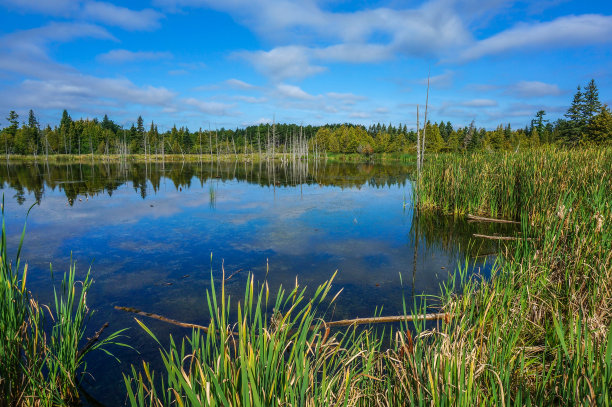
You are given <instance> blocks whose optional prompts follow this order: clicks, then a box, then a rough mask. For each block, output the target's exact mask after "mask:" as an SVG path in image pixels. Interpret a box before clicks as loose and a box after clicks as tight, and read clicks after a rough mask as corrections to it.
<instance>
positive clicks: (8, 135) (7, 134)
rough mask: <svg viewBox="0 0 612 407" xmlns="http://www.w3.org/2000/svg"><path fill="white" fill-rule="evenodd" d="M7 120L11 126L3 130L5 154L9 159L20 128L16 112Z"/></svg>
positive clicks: (11, 113)
mask: <svg viewBox="0 0 612 407" xmlns="http://www.w3.org/2000/svg"><path fill="white" fill-rule="evenodd" d="M6 120H7V121H8V122H9V125H8V126H7V127H5V128H4V129H3V130H2V143H3V144H4V153H5V154H6V156H7V157H8V155H9V154H10V152H11V149H12V147H13V142H14V141H15V135H16V134H17V129H18V128H19V115H18V114H17V113H15V111H14V110H11V111H10V112H9V115H8V117H7V118H6Z"/></svg>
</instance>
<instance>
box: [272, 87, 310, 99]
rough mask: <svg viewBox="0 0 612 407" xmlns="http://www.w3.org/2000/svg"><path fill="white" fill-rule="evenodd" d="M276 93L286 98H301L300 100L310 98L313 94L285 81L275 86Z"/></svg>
mask: <svg viewBox="0 0 612 407" xmlns="http://www.w3.org/2000/svg"><path fill="white" fill-rule="evenodd" d="M276 93H277V94H278V95H279V96H281V97H283V98H288V99H301V100H312V99H314V98H315V96H313V95H311V94H309V93H306V92H304V91H303V90H302V89H301V88H300V87H298V86H295V85H288V84H286V83H280V84H278V85H277V86H276Z"/></svg>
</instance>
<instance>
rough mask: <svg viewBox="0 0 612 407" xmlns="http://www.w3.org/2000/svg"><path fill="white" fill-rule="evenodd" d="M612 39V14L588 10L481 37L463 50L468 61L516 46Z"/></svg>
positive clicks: (597, 42) (531, 47)
mask: <svg viewBox="0 0 612 407" xmlns="http://www.w3.org/2000/svg"><path fill="white" fill-rule="evenodd" d="M609 42H612V16H604V15H599V14H585V15H579V16H574V15H572V16H565V17H559V18H557V19H555V20H553V21H549V22H544V23H535V24H524V23H522V24H518V25H517V26H515V27H513V28H511V29H508V30H505V31H502V32H500V33H499V34H495V35H493V36H492V37H489V38H486V39H484V40H481V41H478V42H477V43H476V44H474V45H473V46H471V47H469V48H467V49H466V50H464V51H463V52H461V54H460V56H459V60H460V61H463V62H466V61H471V60H474V59H478V58H481V57H483V56H485V55H492V54H500V53H503V52H510V51H514V50H521V51H522V50H525V49H546V48H550V47H567V46H584V45H591V44H602V43H609Z"/></svg>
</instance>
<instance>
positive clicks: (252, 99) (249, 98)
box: [234, 95, 268, 104]
mask: <svg viewBox="0 0 612 407" xmlns="http://www.w3.org/2000/svg"><path fill="white" fill-rule="evenodd" d="M234 99H235V100H239V101H241V102H246V103H252V104H259V103H266V102H267V101H268V99H267V98H265V97H259V98H258V97H254V96H244V95H238V96H234Z"/></svg>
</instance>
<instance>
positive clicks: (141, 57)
mask: <svg viewBox="0 0 612 407" xmlns="http://www.w3.org/2000/svg"><path fill="white" fill-rule="evenodd" d="M171 58H172V53H170V52H154V51H130V50H127V49H113V50H111V51H108V52H106V53H104V54H100V55H98V57H97V59H98V60H100V61H102V62H111V63H123V62H139V61H151V60H157V59H171Z"/></svg>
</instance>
